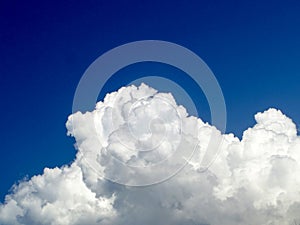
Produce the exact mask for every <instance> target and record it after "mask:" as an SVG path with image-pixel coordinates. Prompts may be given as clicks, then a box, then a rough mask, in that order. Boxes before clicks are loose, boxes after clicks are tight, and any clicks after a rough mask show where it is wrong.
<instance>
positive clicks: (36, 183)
mask: <svg viewBox="0 0 300 225" xmlns="http://www.w3.org/2000/svg"><path fill="white" fill-rule="evenodd" d="M255 119H256V121H257V124H256V125H255V126H254V127H252V128H249V129H248V130H246V131H245V132H244V135H243V138H242V140H239V139H238V138H236V137H234V136H233V135H232V134H228V135H221V133H220V132H218V131H217V130H216V129H215V128H214V127H212V126H210V125H208V124H207V123H204V122H202V121H201V120H200V119H198V118H195V117H189V116H188V115H187V113H186V111H185V109H184V108H183V107H182V106H177V105H176V102H175V100H174V99H173V97H172V96H171V95H170V94H163V93H157V92H156V91H155V90H154V89H152V88H150V87H148V86H146V85H141V86H140V87H138V88H137V87H135V86H130V87H126V88H121V89H120V90H119V91H118V92H114V93H111V94H109V95H107V96H106V98H105V100H104V101H103V102H99V103H98V104H97V106H96V108H95V110H94V111H93V112H87V113H85V114H82V113H79V112H78V113H75V114H73V115H71V116H70V117H69V119H68V122H67V124H66V125H67V129H68V134H69V135H72V136H74V137H75V139H76V148H77V149H78V153H77V156H76V159H75V160H74V162H73V163H72V165H71V166H65V167H63V168H54V169H48V168H46V169H45V170H44V173H43V174H42V175H39V176H34V177H32V178H31V179H30V180H29V181H23V182H21V183H20V184H18V185H16V186H14V188H13V191H12V193H11V194H9V195H7V196H6V199H5V202H4V203H3V204H2V205H0V224H26V225H29V224H30V225H32V224H40V225H44V224H45V225H46V224H47V225H66V224H78V225H79V224H89V225H94V224H101V225H102V224H104V225H140V224H149V225H150V224H158V225H160V224H162V225H171V224H172V225H176V224H178V225H179V224H180V225H182V224H185V225H192V224H193V225H195V224H197V225H199V224H200V225H201V224H202V225H204V224H211V225H219V224H223V225H238V224H244V225H257V224H261V225H289V224H291V223H292V222H293V221H294V220H296V221H299V222H300V216H299V215H300V213H299V211H300V192H299V190H300V176H299V175H300V164H299V163H300V138H299V137H298V136H297V131H296V126H295V124H294V123H293V122H292V120H291V119H289V118H287V117H286V116H285V115H283V114H282V113H281V112H280V111H279V110H276V109H269V110H267V111H265V112H263V113H258V114H256V115H255ZM210 138H213V139H212V140H217V139H222V142H221V146H220V148H221V149H220V154H219V157H218V158H217V159H216V160H215V161H214V163H213V164H212V166H211V167H209V169H208V170H207V171H206V172H201V171H200V168H201V165H204V164H206V163H207V159H209V157H210V156H208V158H207V155H206V156H205V154H204V153H205V150H206V147H207V145H208V143H209V140H210ZM197 143H199V145H197ZM195 147H196V151H195V154H194V155H193V157H192V158H191V160H190V162H189V163H188V164H187V166H186V167H184V169H183V170H181V171H180V172H179V173H178V174H176V176H173V177H172V178H171V179H168V180H166V181H164V182H162V183H159V184H155V185H151V186H147V187H129V186H123V185H120V184H116V183H113V182H110V181H108V180H107V179H110V180H114V181H118V182H120V183H125V184H142V183H147V184H148V183H151V182H155V181H160V180H161V179H162V178H166V177H168V176H171V175H173V174H174V173H176V172H177V170H178V169H180V168H181V166H182V165H183V163H184V162H186V159H187V158H188V157H189V156H190V154H191V153H192V152H193V150H194V148H195ZM103 177H104V178H103Z"/></svg>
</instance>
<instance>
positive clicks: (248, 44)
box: [0, 0, 300, 201]
mask: <svg viewBox="0 0 300 225" xmlns="http://www.w3.org/2000/svg"><path fill="white" fill-rule="evenodd" d="M299 12H300V3H298V1H284V2H283V1H276V0H275V1H256V0H254V1H216V0H214V1H174V0H173V1H162V2H161V1H149V2H144V1H122V2H121V1H119V2H117V1H100V0H98V1H96V0H94V1H91V0H86V1H14V0H10V1H1V3H0V60H1V61H0V78H1V82H0V84H1V86H0V87H1V88H0V92H1V95H0V96H1V125H2V126H1V128H2V129H1V163H0V199H1V201H2V200H3V197H4V195H5V193H6V192H7V190H8V189H9V188H10V187H11V185H12V184H13V183H14V182H15V181H17V180H20V179H22V178H23V177H24V176H26V175H28V176H32V175H34V174H38V173H41V172H42V170H43V168H44V167H46V166H47V167H54V166H61V165H63V164H65V163H68V162H70V161H71V160H72V159H73V158H74V155H75V150H74V148H73V143H74V140H73V139H72V138H69V137H66V129H65V122H66V119H67V116H68V115H69V114H70V113H71V111H72V100H73V95H74V92H75V89H76V86H77V83H78V81H79V79H80V78H81V76H82V74H83V73H84V71H85V69H86V68H87V67H88V66H89V65H90V64H91V63H92V62H93V61H94V60H95V59H96V58H97V57H98V56H100V55H101V54H102V53H104V52H106V51H108V50H110V49H111V48H113V47H116V46H118V45H121V44H124V43H127V42H131V41H137V40H144V39H158V40H165V41H171V42H175V43H177V44H180V45H183V46H185V47H187V48H189V49H191V50H192V51H194V52H195V53H197V54H198V55H199V56H200V57H201V58H202V59H203V60H204V61H205V62H206V63H207V64H208V65H209V67H210V68H211V69H212V71H213V72H214V74H215V76H216V78H217V79H218V81H219V83H220V86H221V88H222V90H223V93H224V97H225V100H226V105H227V113H228V121H227V132H234V133H235V134H236V135H237V136H239V137H241V135H242V131H243V130H244V129H246V128H247V127H249V126H252V125H253V124H254V119H253V115H254V114H255V113H256V112H258V111H263V110H265V109H267V108H269V107H276V108H279V109H281V110H282V111H283V112H284V113H286V114H287V115H288V116H290V117H291V118H292V119H293V120H294V121H295V123H296V124H298V125H299V124H300V106H299V96H300V89H299V82H300V13H299ZM143 71H145V72H146V73H148V72H149V71H150V72H153V73H159V72H160V71H164V72H165V73H166V74H172V73H173V72H174V73H178V76H177V77H178V79H177V80H176V81H177V82H178V83H179V84H181V85H182V86H184V87H187V86H189V87H190V88H189V91H190V94H191V96H192V97H193V98H195V99H197V98H198V99H199V102H202V103H203V107H202V106H199V105H198V107H199V108H201V107H202V111H201V113H202V114H201V115H200V116H202V117H203V119H204V120H208V121H209V112H208V111H207V105H206V106H205V104H206V103H205V100H203V99H202V98H203V96H202V97H201V92H199V90H197V87H196V86H195V85H194V84H193V83H192V82H191V81H189V80H188V79H187V78H186V77H185V76H184V74H181V75H180V74H179V72H178V71H176V70H175V69H174V68H171V67H169V68H167V67H165V66H163V65H158V64H155V65H154V64H153V65H150V64H147V65H143V66H140V65H135V66H134V65H133V66H131V67H128V68H125V69H124V70H123V71H120V73H123V74H122V75H121V76H119V77H118V74H116V75H115V76H114V77H113V78H112V79H111V81H110V82H109V83H108V84H107V85H106V87H105V90H104V92H106V91H113V90H116V89H118V88H119V87H121V86H123V85H124V84H127V83H128V82H129V81H130V80H131V79H136V78H138V75H141V73H142V72H143ZM124 74H125V76H124ZM129 74H130V75H129ZM119 75H120V74H119ZM104 92H103V93H101V95H100V96H99V98H100V99H101V98H103V95H104V94H105V93H104Z"/></svg>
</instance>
